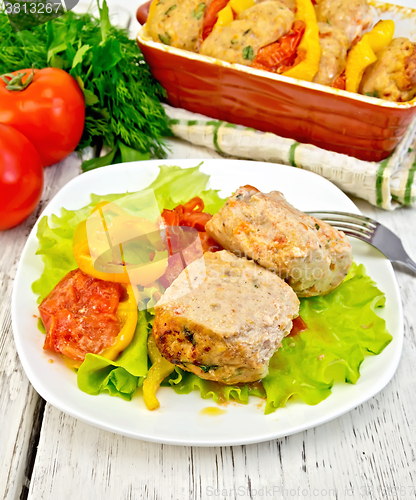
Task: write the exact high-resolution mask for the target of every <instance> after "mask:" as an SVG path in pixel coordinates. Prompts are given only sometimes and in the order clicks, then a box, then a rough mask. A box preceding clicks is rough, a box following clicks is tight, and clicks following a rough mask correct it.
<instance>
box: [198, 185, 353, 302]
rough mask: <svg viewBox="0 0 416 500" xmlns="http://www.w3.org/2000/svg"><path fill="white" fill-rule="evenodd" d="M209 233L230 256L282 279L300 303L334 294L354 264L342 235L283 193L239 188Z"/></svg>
mask: <svg viewBox="0 0 416 500" xmlns="http://www.w3.org/2000/svg"><path fill="white" fill-rule="evenodd" d="M205 229H206V232H207V233H208V234H209V236H211V238H213V239H214V240H216V241H217V242H218V243H220V245H221V246H222V247H223V248H225V249H226V250H229V251H230V252H233V253H235V254H236V255H238V256H244V257H248V258H250V259H253V260H254V261H255V262H257V263H258V264H260V265H261V266H263V267H265V268H266V269H268V270H270V271H273V272H275V273H277V274H278V275H279V276H280V277H281V278H283V279H284V280H285V281H286V282H287V283H288V284H289V285H290V286H291V287H292V288H293V290H294V291H295V292H296V293H297V295H298V296H299V297H311V296H314V295H324V294H327V293H329V292H331V291H332V290H334V288H336V287H337V286H338V285H339V284H340V283H341V282H342V281H343V279H344V278H345V276H346V275H347V274H348V271H349V269H350V267H351V264H352V250H351V245H350V244H349V242H348V240H347V237H346V236H345V234H344V233H343V232H342V231H338V230H336V229H334V228H333V227H332V226H330V225H329V224H327V223H326V222H323V221H321V220H319V219H316V218H314V217H310V216H309V215H307V214H305V213H303V212H301V211H299V210H297V209H296V208H295V207H293V206H292V205H291V204H290V203H288V202H287V201H286V199H285V197H284V196H283V194H282V193H279V192H278V191H272V192H271V193H261V192H260V191H259V190H258V189H256V188H254V187H252V186H244V187H240V188H239V189H238V190H237V191H236V192H235V193H234V195H233V196H231V197H230V198H229V199H228V200H227V202H226V203H225V205H224V206H223V207H222V208H221V210H220V211H219V212H218V213H217V214H215V215H214V216H213V218H212V219H211V220H210V221H208V223H207V225H206V228H205Z"/></svg>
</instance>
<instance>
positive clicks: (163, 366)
mask: <svg viewBox="0 0 416 500" xmlns="http://www.w3.org/2000/svg"><path fill="white" fill-rule="evenodd" d="M147 352H148V354H149V357H150V361H151V362H152V366H151V367H150V368H149V371H148V372H147V377H146V378H145V380H144V382H143V399H144V402H145V404H146V406H147V408H148V409H149V410H156V409H157V408H159V406H160V403H159V400H158V399H157V397H156V392H157V390H158V389H159V387H160V384H161V383H162V382H163V380H164V379H165V378H166V377H167V376H169V375H170V374H171V373H172V372H173V370H174V369H175V365H174V364H172V363H170V362H169V361H167V360H166V359H165V358H164V357H163V356H162V355H161V354H160V351H159V349H158V348H157V345H156V341H155V339H154V337H153V334H152V333H150V335H149V337H148V339H147Z"/></svg>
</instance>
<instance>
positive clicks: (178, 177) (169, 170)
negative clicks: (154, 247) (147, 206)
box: [32, 165, 225, 303]
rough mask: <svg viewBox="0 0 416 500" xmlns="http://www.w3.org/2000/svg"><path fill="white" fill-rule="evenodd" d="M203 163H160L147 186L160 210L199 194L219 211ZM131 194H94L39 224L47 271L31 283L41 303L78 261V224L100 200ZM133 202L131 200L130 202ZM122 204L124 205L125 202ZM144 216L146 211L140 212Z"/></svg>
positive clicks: (209, 207) (41, 252)
mask: <svg viewBox="0 0 416 500" xmlns="http://www.w3.org/2000/svg"><path fill="white" fill-rule="evenodd" d="M199 167H200V165H198V166H196V167H194V168H181V167H177V166H168V165H161V166H160V167H159V168H160V172H159V175H158V177H157V178H156V180H155V181H154V182H153V183H152V184H151V185H150V186H149V187H148V188H146V189H149V188H153V189H154V191H155V195H156V199H157V202H158V205H159V208H160V210H161V211H162V210H163V209H164V208H169V209H171V208H174V207H175V206H176V205H178V204H180V203H185V202H187V201H188V200H190V199H191V198H193V197H194V196H200V197H201V198H202V199H203V200H204V203H206V208H207V211H208V212H209V213H216V212H218V210H219V209H220V208H221V207H222V205H223V204H224V201H225V200H223V199H222V198H220V197H219V196H218V191H217V190H214V189H209V190H207V189H206V187H207V183H208V180H209V175H207V174H204V173H202V172H201V171H200V170H199ZM130 194H131V193H121V194H120V193H119V194H108V195H105V196H101V195H95V194H92V195H91V203H90V204H88V205H87V206H85V207H83V208H80V209H79V210H66V209H65V208H62V209H61V215H60V216H59V217H58V216H57V215H55V214H53V215H52V216H51V217H50V220H48V218H47V217H46V216H45V217H43V218H42V219H41V221H40V222H39V225H38V230H37V237H38V240H39V248H38V251H37V252H36V255H41V256H42V260H43V263H44V270H43V272H42V275H41V277H40V278H39V279H38V280H36V281H35V282H34V283H33V284H32V290H33V292H34V293H35V294H37V295H38V303H40V302H41V301H42V300H43V299H44V298H45V297H46V296H47V295H48V293H49V292H50V291H51V290H52V289H53V288H54V287H55V286H56V285H57V284H58V283H59V281H60V280H61V279H62V278H63V277H64V276H65V275H66V274H67V273H68V272H69V271H72V270H73V269H76V267H77V264H76V262H75V259H74V256H73V254H72V238H73V236H74V231H75V228H76V227H77V225H78V224H79V223H80V222H81V221H83V220H85V219H86V218H87V217H88V216H89V215H90V213H91V210H92V209H93V208H94V207H95V206H96V205H97V204H98V203H100V202H101V201H109V202H112V201H116V200H121V199H122V198H124V197H126V196H128V195H130ZM130 204H131V202H130ZM120 205H121V206H123V203H122V201H120ZM140 215H141V216H142V217H143V216H144V215H143V214H140Z"/></svg>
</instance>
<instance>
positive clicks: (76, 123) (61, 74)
mask: <svg viewBox="0 0 416 500" xmlns="http://www.w3.org/2000/svg"><path fill="white" fill-rule="evenodd" d="M17 73H26V76H25V77H23V79H22V83H25V82H26V80H27V78H29V76H30V74H31V73H32V70H31V69H24V70H21V71H19V72H17V71H16V72H14V73H11V74H10V75H16V74H17ZM6 79H7V78H6ZM84 121H85V102H84V95H83V93H82V91H81V89H80V88H79V86H78V84H77V82H76V81H75V80H74V78H72V76H71V75H69V74H68V73H66V72H65V71H63V70H62V69H57V68H46V69H40V70H37V69H35V73H34V77H33V81H32V83H30V85H29V86H28V87H27V88H25V89H24V90H7V88H6V83H5V82H4V81H2V79H0V123H4V124H6V125H11V126H12V127H13V128H15V129H16V130H18V131H19V132H21V133H22V134H23V135H24V136H26V137H27V138H28V139H29V141H30V142H31V143H32V144H33V145H34V146H35V148H36V149H37V150H38V153H39V155H40V157H41V160H42V164H43V166H44V167H47V166H48V165H53V164H54V163H57V162H58V161H61V160H63V159H64V158H66V157H67V156H68V155H69V154H70V153H72V151H74V149H75V148H76V147H77V145H78V143H79V141H80V139H81V135H82V131H83V129H84Z"/></svg>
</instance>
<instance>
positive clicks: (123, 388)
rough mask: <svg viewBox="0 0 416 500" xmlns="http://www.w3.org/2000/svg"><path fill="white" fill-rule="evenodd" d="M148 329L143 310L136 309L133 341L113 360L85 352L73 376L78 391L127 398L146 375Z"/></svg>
mask: <svg viewBox="0 0 416 500" xmlns="http://www.w3.org/2000/svg"><path fill="white" fill-rule="evenodd" d="M148 332H149V325H148V321H147V317H146V313H145V312H144V311H140V312H139V317H138V320H137V327H136V332H135V334H134V337H133V340H132V342H131V344H130V345H129V346H128V347H127V348H126V349H125V350H124V351H123V352H122V354H121V355H120V356H119V357H118V358H117V360H116V361H110V360H109V359H106V358H103V357H102V356H98V355H97V354H87V355H86V356H85V360H84V362H83V363H82V365H81V366H80V368H79V370H78V376H77V380H78V387H79V388H80V389H81V391H84V392H86V393H87V394H91V395H94V396H95V395H97V394H100V393H102V392H108V394H110V396H119V397H121V398H123V399H125V400H127V401H130V400H131V398H132V397H133V394H134V392H135V390H136V388H137V387H138V386H140V385H142V383H143V379H144V377H146V374H147V335H148Z"/></svg>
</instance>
